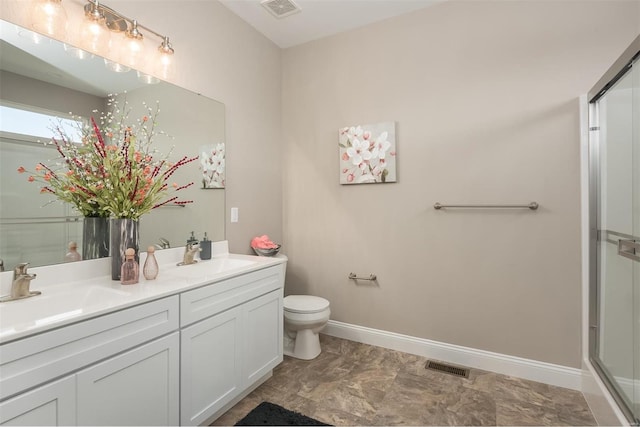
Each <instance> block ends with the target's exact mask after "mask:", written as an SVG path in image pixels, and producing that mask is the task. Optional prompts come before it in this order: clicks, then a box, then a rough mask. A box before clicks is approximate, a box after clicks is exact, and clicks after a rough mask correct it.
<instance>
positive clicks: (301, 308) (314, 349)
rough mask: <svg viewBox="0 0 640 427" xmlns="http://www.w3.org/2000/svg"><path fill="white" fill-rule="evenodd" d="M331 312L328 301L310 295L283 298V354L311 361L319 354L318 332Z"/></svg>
mask: <svg viewBox="0 0 640 427" xmlns="http://www.w3.org/2000/svg"><path fill="white" fill-rule="evenodd" d="M330 315H331V310H330V309H329V301H327V300H326V299H324V298H320V297H314V296H311V295H289V296H286V297H285V298H284V354H286V355H287V356H291V357H295V358H296V359H303V360H311V359H314V358H316V357H318V355H319V354H320V337H319V335H318V334H319V333H320V331H321V330H322V329H323V328H324V327H325V325H326V324H327V321H328V320H329V316H330Z"/></svg>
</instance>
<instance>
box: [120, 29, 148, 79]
mask: <svg viewBox="0 0 640 427" xmlns="http://www.w3.org/2000/svg"><path fill="white" fill-rule="evenodd" d="M143 55H144V38H143V37H142V34H141V33H140V32H139V31H138V22H137V21H135V20H134V21H133V27H132V28H131V29H130V30H129V31H127V32H126V33H125V39H124V43H123V44H122V51H121V56H120V62H121V63H122V64H124V65H126V66H128V67H131V68H142V65H143V64H144V56H143Z"/></svg>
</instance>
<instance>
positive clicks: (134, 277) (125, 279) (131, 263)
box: [120, 248, 140, 285]
mask: <svg viewBox="0 0 640 427" xmlns="http://www.w3.org/2000/svg"><path fill="white" fill-rule="evenodd" d="M135 256H136V250H135V249H133V248H127V250H126V251H124V257H125V261H124V262H123V263H122V267H121V269H120V283H122V284H123V285H134V284H136V283H138V278H139V277H140V267H139V266H138V263H137V262H136V260H135Z"/></svg>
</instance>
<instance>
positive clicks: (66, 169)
mask: <svg viewBox="0 0 640 427" xmlns="http://www.w3.org/2000/svg"><path fill="white" fill-rule="evenodd" d="M121 104H122V105H120V102H118V101H116V99H115V97H114V96H109V98H108V102H107V105H108V106H109V108H110V111H108V112H107V113H101V114H100V115H99V117H98V122H99V124H98V122H96V120H95V118H94V117H91V120H90V123H86V124H84V125H80V129H79V130H80V133H81V135H82V142H81V143H76V142H73V141H71V139H70V138H69V136H67V134H66V133H65V132H64V131H63V130H62V127H61V126H58V127H56V128H55V133H56V136H55V137H53V138H52V140H51V142H49V143H48V144H53V145H54V146H55V148H56V150H57V152H58V154H59V157H58V158H57V159H54V160H53V161H52V163H51V164H49V165H47V164H45V163H44V162H40V163H38V164H37V165H36V166H35V170H34V171H33V172H29V171H27V170H26V169H25V168H24V167H22V166H21V167H19V168H18V172H20V173H24V172H29V177H28V180H29V181H31V182H39V183H41V184H43V187H42V188H41V190H40V192H41V193H44V194H48V193H50V194H53V195H54V196H56V197H57V198H58V199H59V200H61V201H63V202H68V203H70V204H71V205H73V206H74V207H75V208H76V209H77V210H78V211H79V212H80V213H81V214H82V215H84V216H101V217H113V218H129V219H138V218H140V216H142V215H144V214H145V213H147V212H149V211H151V210H152V209H154V208H157V207H160V206H162V205H165V204H168V203H171V204H178V205H182V204H187V203H192V202H193V201H192V200H179V197H178V196H176V195H173V193H175V192H177V191H180V190H182V189H185V188H187V187H189V186H191V185H193V182H191V183H188V184H186V185H178V184H177V183H172V182H171V177H172V175H173V174H174V173H175V172H176V170H178V168H180V167H182V166H184V165H186V164H187V163H190V162H192V161H194V160H196V159H197V157H193V158H189V157H186V156H185V157H182V158H181V159H180V160H178V161H177V162H173V163H172V162H170V161H169V155H170V154H171V153H169V154H167V155H162V154H160V153H158V152H157V150H155V149H154V148H153V146H152V140H153V138H154V137H156V136H157V135H164V133H163V132H161V131H158V130H157V129H156V119H157V116H158V113H159V111H160V109H159V107H158V105H156V107H155V111H154V109H152V108H150V107H148V106H147V105H146V104H144V108H145V110H146V114H144V115H143V116H142V117H140V118H138V119H137V120H134V121H132V120H131V119H129V114H130V113H131V109H130V108H129V106H128V103H127V101H126V99H124V100H123V101H121ZM94 113H98V112H97V111H94Z"/></svg>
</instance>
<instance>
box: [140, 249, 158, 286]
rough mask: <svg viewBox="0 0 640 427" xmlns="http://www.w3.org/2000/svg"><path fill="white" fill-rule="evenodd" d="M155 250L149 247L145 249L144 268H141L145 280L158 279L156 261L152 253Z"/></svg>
mask: <svg viewBox="0 0 640 427" xmlns="http://www.w3.org/2000/svg"><path fill="white" fill-rule="evenodd" d="M155 251H156V248H154V247H153V246H149V247H148V248H147V259H146V260H145V261H144V267H143V268H142V274H143V275H144V278H145V279H147V280H153V279H155V278H156V277H158V261H157V260H156V256H155V254H154V252H155Z"/></svg>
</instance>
